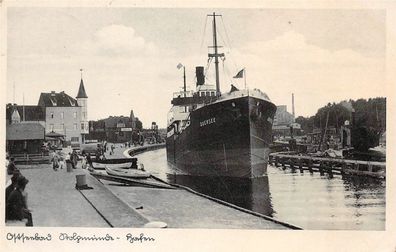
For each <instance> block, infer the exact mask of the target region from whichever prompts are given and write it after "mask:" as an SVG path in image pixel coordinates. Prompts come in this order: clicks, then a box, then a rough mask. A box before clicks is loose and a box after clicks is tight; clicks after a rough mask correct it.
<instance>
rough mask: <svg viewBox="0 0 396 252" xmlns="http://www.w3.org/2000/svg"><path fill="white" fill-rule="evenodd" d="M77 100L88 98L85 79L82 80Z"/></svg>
mask: <svg viewBox="0 0 396 252" xmlns="http://www.w3.org/2000/svg"><path fill="white" fill-rule="evenodd" d="M76 98H88V96H87V93H86V92H85V88H84V82H83V79H81V82H80V87H79V88H78V94H77V96H76Z"/></svg>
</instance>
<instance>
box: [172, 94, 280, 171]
mask: <svg viewBox="0 0 396 252" xmlns="http://www.w3.org/2000/svg"><path fill="white" fill-rule="evenodd" d="M275 111H276V106H275V105H274V104H273V103H271V102H269V101H267V100H264V99H260V98H256V97H252V96H242V97H237V98H232V99H227V100H223V101H217V102H214V103H211V104H208V105H205V106H203V107H201V108H198V109H196V110H194V111H192V112H191V114H190V125H189V126H188V127H187V128H186V129H185V130H183V131H182V132H181V133H177V130H176V129H174V128H172V127H173V125H170V126H169V127H168V135H167V139H166V150H167V158H168V162H170V163H172V164H174V165H176V166H177V168H179V169H182V170H184V171H185V172H186V173H187V174H190V175H198V176H222V177H240V178H253V177H260V176H263V175H264V174H266V170H267V162H268V154H269V145H270V143H271V142H272V121H273V117H274V114H275Z"/></svg>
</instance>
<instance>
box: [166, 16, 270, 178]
mask: <svg viewBox="0 0 396 252" xmlns="http://www.w3.org/2000/svg"><path fill="white" fill-rule="evenodd" d="M208 16H210V17H212V31H213V46H210V47H209V48H210V52H209V54H208V56H209V60H213V59H214V67H215V85H210V84H207V83H205V81H206V79H205V68H204V67H203V66H197V67H196V69H195V73H196V90H195V91H193V90H188V91H187V89H186V77H185V67H184V66H183V65H181V64H179V65H178V68H181V67H183V69H184V87H183V90H182V91H179V92H175V93H174V94H173V99H172V101H171V104H172V107H171V109H170V111H169V113H168V118H167V136H166V153H167V160H168V163H170V164H171V165H173V166H175V167H176V168H177V169H178V170H181V171H183V172H185V173H186V174H189V175H193V176H218V177H237V178H256V177H262V176H265V175H266V172H267V163H268V155H269V152H270V149H269V146H270V144H271V143H272V123H273V120H274V115H275V112H276V106H275V104H274V103H272V102H271V101H270V99H269V97H268V96H267V94H265V93H264V92H262V91H261V90H259V89H256V88H254V89H249V88H246V79H245V88H244V89H238V88H237V87H235V86H234V85H232V84H231V88H230V91H229V92H225V93H221V92H220V76H219V59H224V53H220V52H219V49H220V46H218V44H217V31H216V17H218V16H220V15H218V14H216V13H213V14H210V15H208ZM243 71H244V69H242V70H241V71H240V72H238V74H237V75H236V76H235V77H238V75H239V77H241V75H243ZM245 76H246V75H245Z"/></svg>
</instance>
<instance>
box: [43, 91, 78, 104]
mask: <svg viewBox="0 0 396 252" xmlns="http://www.w3.org/2000/svg"><path fill="white" fill-rule="evenodd" d="M38 105H39V106H44V107H78V103H77V100H76V99H74V98H73V97H71V96H70V95H68V94H66V93H65V92H63V91H62V92H60V93H55V92H54V91H52V92H51V93H41V94H40V98H39V102H38Z"/></svg>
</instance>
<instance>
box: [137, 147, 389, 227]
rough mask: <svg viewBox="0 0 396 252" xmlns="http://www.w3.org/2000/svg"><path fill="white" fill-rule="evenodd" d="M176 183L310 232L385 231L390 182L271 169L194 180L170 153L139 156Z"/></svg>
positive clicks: (152, 169)
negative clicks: (168, 157)
mask: <svg viewBox="0 0 396 252" xmlns="http://www.w3.org/2000/svg"><path fill="white" fill-rule="evenodd" d="M136 157H137V158H138V160H139V162H140V163H143V164H144V167H145V169H146V170H147V171H149V172H151V173H152V174H153V175H155V176H157V177H159V178H161V179H163V180H166V181H167V182H170V183H177V184H181V185H184V186H187V187H190V188H191V189H193V190H196V191H198V192H201V193H203V194H206V195H209V196H212V197H215V198H218V199H221V200H224V201H227V202H230V203H232V204H235V205H238V206H240V207H243V208H246V209H250V210H253V211H255V212H259V213H262V214H265V215H268V216H271V217H273V218H276V219H278V220H281V221H284V222H288V223H290V224H293V225H297V226H300V227H302V228H303V229H308V230H332V229H333V230H385V208H386V206H385V202H386V199H385V191H386V190H385V184H386V183H385V180H378V179H371V178H368V177H341V176H340V175H335V176H334V177H332V178H330V177H329V176H328V175H320V174H319V173H317V172H315V173H312V174H310V173H309V172H308V171H304V173H300V172H299V171H298V170H297V171H296V172H292V171H291V170H290V169H286V170H282V169H281V168H278V167H274V166H268V169H267V176H264V177H261V178H257V179H230V178H213V177H202V176H201V177H197V176H189V175H188V174H185V173H183V171H181V170H179V169H177V167H174V166H172V165H170V164H169V163H168V162H167V160H166V150H165V149H159V150H154V151H149V152H146V153H143V154H140V155H137V156H136Z"/></svg>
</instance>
